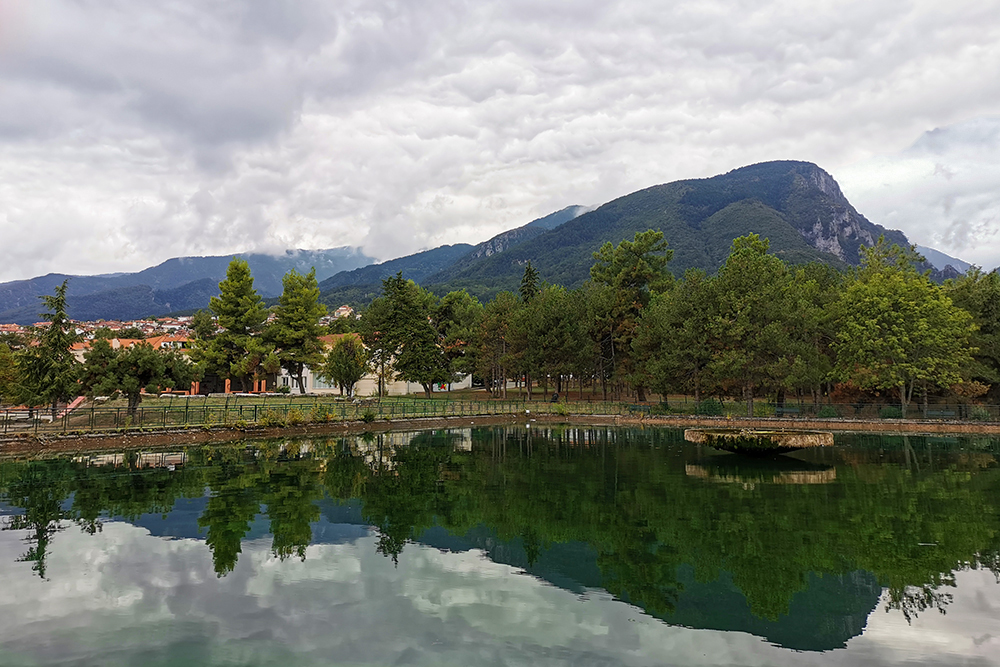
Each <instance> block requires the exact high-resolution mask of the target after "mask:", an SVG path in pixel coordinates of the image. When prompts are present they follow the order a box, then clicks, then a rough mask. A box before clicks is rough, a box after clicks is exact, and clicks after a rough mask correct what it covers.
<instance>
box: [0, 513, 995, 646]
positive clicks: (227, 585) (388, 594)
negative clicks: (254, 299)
mask: <svg viewBox="0 0 1000 667" xmlns="http://www.w3.org/2000/svg"><path fill="white" fill-rule="evenodd" d="M21 537H23V536H22V535H19V534H17V532H15V531H11V532H5V533H0V571H8V572H9V571H11V570H13V569H28V568H29V567H30V565H29V564H27V563H16V562H15V560H16V559H17V558H18V557H19V556H20V555H21V554H22V553H23V550H24V544H23V542H22V541H21ZM306 555H307V557H306V560H305V561H304V562H302V561H299V560H297V559H291V560H286V561H284V562H282V561H279V560H277V559H275V558H274V557H273V556H272V555H271V552H270V540H269V539H260V540H253V541H248V542H245V543H244V544H243V557H242V558H241V559H240V560H239V562H238V564H237V565H236V568H235V570H234V571H233V572H232V573H230V574H229V575H228V576H226V577H224V578H221V579H220V578H217V577H216V576H215V573H214V570H213V565H212V559H211V555H210V553H209V550H208V548H207V546H206V545H205V543H204V542H201V541H198V540H191V539H177V540H164V539H160V538H156V537H153V536H151V535H149V533H148V532H147V531H146V530H144V529H141V528H137V527H134V526H132V525H130V524H126V523H120V522H110V523H108V524H106V525H105V527H104V530H103V532H101V533H98V534H97V535H94V536H90V535H85V534H83V533H81V532H80V531H78V530H77V529H76V528H74V527H70V528H69V529H67V530H66V531H65V532H63V533H62V534H61V535H60V539H59V541H58V542H57V543H56V544H55V545H54V548H53V551H52V555H51V557H50V560H49V570H48V577H49V579H48V580H47V581H45V580H41V579H39V578H38V577H29V576H5V577H4V579H5V585H4V586H3V587H2V588H0V614H3V618H4V619H5V622H4V624H3V626H2V627H0V645H3V646H4V647H5V660H10V659H12V660H13V663H12V664H33V663H38V664H51V663H56V662H59V661H67V662H70V663H83V664H103V665H134V664H141V663H143V662H144V661H145V660H146V658H148V657H149V656H153V655H155V656H158V658H159V659H164V658H165V656H167V655H168V654H169V655H172V656H175V657H177V658H182V657H183V658H186V659H187V660H188V661H189V662H190V664H217V663H227V664H228V663H229V662H232V663H236V664H244V663H248V662H253V663H254V664H277V663H281V662H284V663H286V664H289V665H291V664H296V665H300V664H303V665H304V664H317V665H319V664H323V665H325V664H329V663H330V662H331V661H342V662H360V663H375V664H393V663H397V662H403V663H407V664H429V665H430V664H433V665H441V664H456V665H459V664H461V665H472V664H512V665H516V664H525V665H564V664H573V665H578V664H592V665H602V664H628V665H658V664H663V663H664V662H668V663H680V664H692V665H694V664H699V665H700V664H703V665H734V664H740V665H752V664H760V665H774V664H795V665H801V664H805V665H810V664H812V665H827V664H835V665H838V664H839V665H847V664H871V665H881V664H886V665H888V664H896V663H900V662H906V661H907V660H913V659H919V660H920V662H921V664H942V665H945V664H948V665H951V664H956V663H959V662H965V661H968V662H975V663H977V664H1000V638H998V637H997V636H996V628H998V627H1000V586H997V585H996V584H995V583H994V578H993V575H992V574H991V573H989V572H964V573H959V574H958V583H959V586H958V588H956V589H954V594H955V601H954V603H953V604H952V605H950V606H949V607H948V613H947V615H940V614H938V613H936V612H932V613H926V614H922V615H921V616H920V617H919V618H917V619H916V620H914V621H913V624H912V625H907V623H906V621H905V620H904V619H903V617H902V615H901V614H899V613H898V612H890V613H885V612H884V611H883V609H884V606H885V605H884V603H883V604H881V605H880V606H879V608H878V609H877V610H876V611H875V612H873V613H872V615H871V616H870V618H869V622H868V628H867V630H866V632H865V634H864V635H863V636H861V637H856V638H855V639H853V640H851V642H850V643H849V644H848V648H847V649H846V650H838V651H833V652H829V653H822V654H820V653H815V654H809V653H794V652H791V651H787V650H783V649H780V648H777V647H774V646H770V645H768V644H767V643H766V642H765V641H763V640H761V639H759V638H757V637H754V636H751V635H747V634H742V633H725V632H717V631H709V630H690V629H686V628H677V627H668V626H665V625H663V624H662V623H660V622H659V621H656V620H654V619H652V618H650V617H648V616H645V615H643V614H642V613H640V612H639V611H638V610H637V609H635V608H634V607H631V606H629V605H626V604H623V603H621V602H618V601H615V600H613V599H611V597H610V596H609V595H608V594H606V593H604V592H598V591H592V592H589V593H588V594H586V595H585V596H583V597H582V598H581V596H578V595H576V594H574V593H572V592H569V591H565V590H563V589H560V588H557V587H555V586H552V585H549V584H546V583H544V582H540V581H538V580H536V579H535V578H533V577H529V576H518V575H519V570H517V569H516V568H513V567H511V566H508V565H503V564H498V563H494V562H492V561H490V560H488V559H487V558H485V557H484V556H483V555H482V553H481V552H478V551H469V552H463V553H450V552H442V551H439V550H437V549H433V548H428V547H424V546H421V545H408V546H407V547H406V550H405V551H404V553H403V555H402V557H401V558H400V560H399V565H398V567H397V566H394V565H393V562H392V560H391V559H389V558H385V557H383V556H381V555H378V554H376V553H375V537H374V536H369V537H365V538H361V539H359V540H357V541H355V542H353V543H344V544H333V545H313V546H310V547H309V548H308V549H307V554H306ZM934 656H937V659H936V661H935V658H934Z"/></svg>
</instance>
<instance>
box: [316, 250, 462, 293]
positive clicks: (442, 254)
mask: <svg viewBox="0 0 1000 667" xmlns="http://www.w3.org/2000/svg"><path fill="white" fill-rule="evenodd" d="M470 250H472V246H471V245H469V244H468V243H456V244H455V245H444V246H439V247H437V248H434V249H433V250H424V251H423V252H418V253H414V254H412V255H407V256H406V257H400V258H398V259H392V260H389V261H387V262H382V263H381V264H369V265H368V266H363V267H361V268H359V269H352V270H350V271H341V272H340V273H337V274H335V275H333V276H330V277H329V278H327V279H326V280H323V281H321V282H320V284H319V288H320V290H321V291H324V292H325V291H329V290H332V289H334V288H337V287H346V286H348V285H375V284H380V283H381V282H382V280H383V279H384V278H388V277H389V276H394V275H396V274H397V273H400V272H402V274H403V277H404V278H407V279H409V280H413V281H416V282H421V281H422V280H423V279H424V278H426V277H427V276H429V275H431V274H433V273H437V272H438V271H440V270H441V269H443V268H445V267H447V266H450V265H451V264H452V263H454V262H455V260H457V259H458V258H459V257H462V256H463V255H466V254H468V253H469V251H470Z"/></svg>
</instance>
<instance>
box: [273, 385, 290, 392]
mask: <svg viewBox="0 0 1000 667" xmlns="http://www.w3.org/2000/svg"><path fill="white" fill-rule="evenodd" d="M275 391H276V392H278V393H279V394H290V393H292V388H291V387H288V386H286V385H282V386H280V387H278V388H277V389H275Z"/></svg>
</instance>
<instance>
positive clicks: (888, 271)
mask: <svg viewBox="0 0 1000 667" xmlns="http://www.w3.org/2000/svg"><path fill="white" fill-rule="evenodd" d="M863 253H864V257H863V260H862V266H861V268H860V269H859V270H858V271H857V272H856V274H855V276H854V278H853V279H852V280H851V281H850V283H849V284H848V285H847V288H846V289H845V291H844V295H843V298H842V299H841V312H840V329H839V331H838V333H837V340H836V342H835V343H834V349H835V350H836V353H837V363H836V368H835V371H836V373H837V375H838V377H840V379H842V380H849V381H851V382H853V383H854V384H856V385H857V386H859V387H861V388H862V389H869V390H882V391H893V392H895V393H896V394H897V396H898V398H899V404H900V408H901V409H902V411H903V414H904V415H905V414H906V409H907V406H908V404H909V402H910V400H911V399H912V397H913V390H914V389H915V388H916V387H917V386H919V385H921V384H923V383H927V384H928V385H930V386H937V387H949V386H951V385H955V384H958V383H960V382H961V381H962V372H963V370H965V369H967V368H969V366H970V365H971V364H972V354H973V352H974V349H973V348H972V345H971V340H972V336H973V335H974V334H975V323H974V322H973V320H972V316H971V315H969V313H967V312H966V311H964V310H962V309H961V308H958V307H956V306H955V305H954V304H953V303H952V301H951V299H950V298H949V297H948V295H947V294H946V293H945V291H944V290H943V289H942V288H941V287H939V286H937V285H935V284H934V283H932V282H931V281H930V280H929V279H928V278H927V276H925V275H922V274H920V273H918V272H917V270H916V269H914V268H913V264H912V262H911V261H910V256H909V255H908V254H907V252H906V251H905V250H903V249H901V248H899V247H898V246H895V245H893V246H888V245H887V244H886V243H885V242H884V241H882V240H880V241H879V243H878V244H877V245H876V246H874V247H872V248H866V249H865V250H864V251H863Z"/></svg>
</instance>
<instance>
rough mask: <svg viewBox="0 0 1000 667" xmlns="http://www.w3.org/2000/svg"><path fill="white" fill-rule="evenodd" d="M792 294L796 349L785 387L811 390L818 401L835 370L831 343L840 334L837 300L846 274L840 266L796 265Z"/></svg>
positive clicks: (791, 333)
mask: <svg viewBox="0 0 1000 667" xmlns="http://www.w3.org/2000/svg"><path fill="white" fill-rule="evenodd" d="M791 280H792V285H791V291H790V293H789V297H790V300H791V305H790V308H791V312H792V313H793V316H792V317H790V318H789V322H788V335H789V352H791V353H792V356H791V361H790V366H789V369H788V375H787V377H786V378H785V381H784V383H783V384H784V388H787V389H789V390H791V391H794V392H796V393H805V392H808V393H809V394H810V395H811V397H812V400H813V404H814V405H818V403H819V400H820V396H821V395H822V393H823V385H824V383H827V382H829V381H830V379H831V376H832V371H833V350H832V349H831V347H830V346H831V344H832V343H833V339H834V336H835V335H836V314H837V302H838V300H839V299H840V294H841V290H842V287H843V275H842V274H841V273H840V272H839V271H837V270H836V269H834V268H832V267H830V266H828V265H825V264H819V263H811V264H807V265H804V266H800V267H798V268H797V269H795V271H794V274H793V275H792V278H791Z"/></svg>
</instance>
